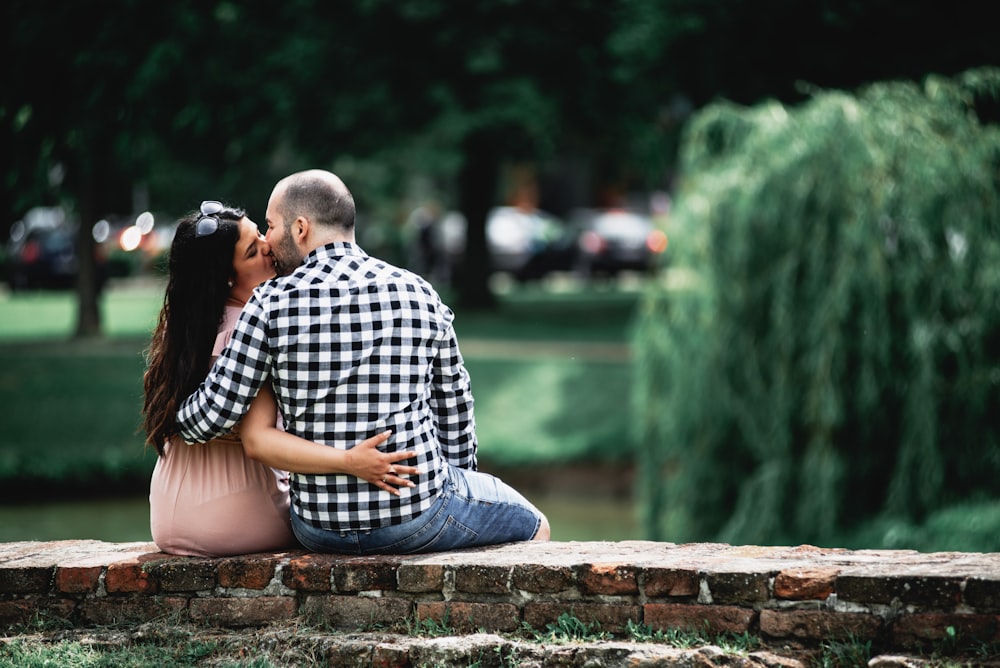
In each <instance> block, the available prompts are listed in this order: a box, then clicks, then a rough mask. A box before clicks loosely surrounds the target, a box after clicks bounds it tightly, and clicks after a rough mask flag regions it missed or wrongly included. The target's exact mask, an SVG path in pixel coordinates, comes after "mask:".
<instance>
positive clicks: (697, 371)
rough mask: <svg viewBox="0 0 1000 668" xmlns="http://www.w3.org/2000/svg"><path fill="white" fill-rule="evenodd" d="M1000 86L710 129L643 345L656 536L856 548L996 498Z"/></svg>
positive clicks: (802, 110)
mask: <svg viewBox="0 0 1000 668" xmlns="http://www.w3.org/2000/svg"><path fill="white" fill-rule="evenodd" d="M998 93H1000V71H998V70H991V69H984V70H978V71H971V72H968V73H965V74H963V75H962V76H959V77H956V78H954V79H944V78H941V77H929V78H928V79H927V80H926V81H925V82H924V83H923V85H922V86H918V85H915V84H909V83H883V84H878V85H873V86H871V87H869V88H866V89H864V90H861V91H859V92H858V93H857V94H854V95H852V94H848V93H844V92H834V91H829V92H817V93H816V94H815V95H814V96H813V97H812V98H811V100H810V101H809V102H807V103H805V104H802V105H801V106H798V107H786V106H782V105H780V104H777V103H773V102H769V103H764V104H760V105H758V106H755V107H751V108H741V107H737V106H734V105H730V104H726V103H719V104H716V105H713V106H711V107H709V108H706V109H704V110H703V111H701V112H700V113H699V114H698V115H697V116H696V117H695V118H694V119H693V120H692V122H691V123H690V125H689V126H688V128H687V132H686V136H685V138H684V142H683V148H682V173H683V175H684V179H683V184H682V187H681V188H680V190H679V192H678V193H677V197H676V207H675V214H674V220H673V221H672V225H673V227H674V229H673V230H671V248H672V250H673V252H674V258H673V260H674V266H675V267H677V268H678V278H677V279H676V281H675V283H676V284H675V286H674V287H675V288H677V287H679V289H653V290H650V292H649V293H648V295H647V297H646V300H645V302H644V304H643V306H642V309H641V313H642V317H641V322H640V325H639V333H638V335H637V357H638V359H639V363H638V365H637V373H638V375H639V377H638V383H637V386H638V390H637V392H636V395H635V396H636V401H635V407H636V422H637V425H638V429H639V440H640V442H641V444H642V445H641V448H642V455H641V458H642V463H643V465H642V466H641V467H640V468H641V470H642V471H644V472H645V473H646V475H645V477H644V478H643V480H642V499H643V505H644V509H645V517H646V520H645V523H646V529H647V532H648V533H649V535H651V536H653V537H659V538H666V539H670V540H723V541H728V542H739V543H743V542H745V543H757V544H760V543H771V542H813V543H817V544H821V543H835V542H837V541H838V540H843V537H844V536H846V535H850V533H851V532H852V531H858V530H860V528H861V527H863V526H864V527H870V526H872V524H871V523H872V522H875V521H882V522H890V523H893V522H895V523H898V524H906V525H907V526H909V525H910V524H911V523H920V522H922V521H923V520H924V519H925V518H927V517H928V516H929V515H930V514H932V513H934V512H936V511H939V510H941V509H942V508H944V507H946V506H949V505H954V504H957V503H961V502H966V501H970V502H973V501H977V500H978V501H980V502H981V501H984V500H988V499H991V498H993V497H994V496H995V495H996V480H997V478H998V476H1000V442H998V439H1000V434H998V430H997V428H996V424H997V422H996V416H995V411H996V408H997V406H998V405H1000V298H998V295H1000V198H998V193H1000V183H998V179H1000V130H998V128H997V127H996V126H995V125H983V124H981V123H980V122H979V120H978V117H977V115H976V108H977V105H981V108H985V105H984V103H988V104H992V105H993V108H996V107H995V105H996V103H997V101H998ZM996 546H997V547H1000V540H998V542H997V543H996Z"/></svg>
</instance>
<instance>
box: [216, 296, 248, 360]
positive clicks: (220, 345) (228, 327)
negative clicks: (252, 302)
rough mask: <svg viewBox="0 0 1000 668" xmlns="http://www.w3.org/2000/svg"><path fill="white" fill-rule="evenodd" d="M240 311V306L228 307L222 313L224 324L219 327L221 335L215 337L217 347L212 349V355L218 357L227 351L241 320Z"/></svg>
mask: <svg viewBox="0 0 1000 668" xmlns="http://www.w3.org/2000/svg"><path fill="white" fill-rule="evenodd" d="M241 310H242V309H240V308H239V307H238V306H227V307H226V308H225V310H224V311H223V313H222V323H221V324H220V325H219V333H218V334H216V336H215V346H214V347H213V348H212V355H213V356H214V357H218V356H219V355H221V354H222V351H223V350H225V349H226V344H228V343H229V339H231V338H232V336H233V330H234V329H236V321H237V320H239V319H240V312H241Z"/></svg>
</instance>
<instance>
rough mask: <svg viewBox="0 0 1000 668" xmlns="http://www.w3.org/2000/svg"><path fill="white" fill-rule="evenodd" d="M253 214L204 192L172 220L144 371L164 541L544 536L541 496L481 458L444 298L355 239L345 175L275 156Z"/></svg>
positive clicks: (155, 522)
mask: <svg viewBox="0 0 1000 668" xmlns="http://www.w3.org/2000/svg"><path fill="white" fill-rule="evenodd" d="M266 222H267V234H266V236H261V235H260V233H259V231H258V229H257V225H256V224H255V223H254V222H253V221H251V220H250V219H249V218H248V217H247V216H246V214H245V212H244V211H242V210H240V209H236V208H232V207H229V206H226V205H224V204H222V203H220V202H215V201H206V202H203V203H202V205H201V207H200V209H199V210H198V211H195V212H193V213H192V214H190V215H188V216H186V217H185V218H183V219H181V221H180V222H179V223H178V227H177V233H176V235H175V237H174V241H173V243H172V245H171V249H170V260H169V276H168V282H167V288H166V294H165V296H164V303H163V309H162V310H161V313H160V318H159V322H158V324H157V327H156V330H155V331H154V334H153V339H152V341H151V344H150V348H149V351H148V366H147V371H146V375H145V379H144V385H145V402H144V410H143V413H144V428H145V430H146V434H147V441H148V442H149V443H150V444H152V445H154V446H155V447H156V448H157V451H158V454H159V456H158V458H157V463H156V468H155V470H154V472H153V476H152V480H151V483H150V528H151V530H152V534H153V540H154V541H155V542H156V544H157V546H158V547H159V548H160V549H162V550H163V551H165V552H171V553H174V554H189V555H202V556H222V555H228V554H244V553H249V552H259V551H268V550H275V549H282V548H287V547H295V546H297V545H302V546H304V547H306V548H307V549H310V550H314V551H321V552H334V553H340V554H414V553H423V552H434V551H443V550H451V549H459V548H464V547H474V546H481V545H492V544H498V543H508V542H514V541H522V540H547V539H548V538H549V525H548V521H547V520H546V518H545V516H544V515H543V514H542V513H541V512H539V511H538V509H537V508H535V507H534V506H533V505H532V504H531V503H530V502H529V501H527V500H526V499H525V498H524V497H523V496H522V495H521V494H519V493H518V492H517V491H515V490H514V489H513V488H511V487H510V486H509V485H507V484H505V483H504V482H503V481H501V480H499V479H498V478H496V477H494V476H491V475H489V474H486V473H482V472H479V471H477V465H476V451H477V447H478V442H477V439H476V423H475V416H474V411H473V398H472V394H471V389H470V381H469V375H468V372H467V371H466V369H465V365H464V362H463V360H462V355H461V353H460V351H459V347H458V342H457V339H456V336H455V331H454V327H453V318H454V314H453V313H452V311H451V310H450V309H449V308H448V307H447V306H446V305H444V304H443V303H442V302H441V299H440V297H439V296H438V294H437V293H436V292H435V290H434V289H433V288H432V287H431V285H430V284H429V283H428V282H426V281H425V280H424V279H422V278H421V277H419V276H417V275H415V274H413V273H411V272H409V271H406V270H404V269H400V268H397V267H394V266H392V265H389V264H387V263H385V262H383V261H381V260H378V259H375V258H372V257H370V256H369V255H367V253H365V251H364V250H362V249H361V248H360V247H359V246H358V245H357V243H356V241H355V233H354V222H355V205H354V199H353V197H352V195H351V193H350V191H349V190H348V189H347V187H346V186H345V185H344V183H343V182H342V181H341V180H340V179H339V178H338V177H337V176H336V175H334V174H332V173H330V172H326V171H321V170H310V171H305V172H299V173H296V174H293V175H291V176H288V177H286V178H284V179H282V180H281V181H279V182H278V184H277V185H276V186H275V187H274V190H273V191H272V193H271V197H270V199H269V200H268V204H267V213H266ZM275 274H277V275H275ZM213 358H214V362H213ZM206 372H207V374H208V375H207V377H206V375H205V374H206Z"/></svg>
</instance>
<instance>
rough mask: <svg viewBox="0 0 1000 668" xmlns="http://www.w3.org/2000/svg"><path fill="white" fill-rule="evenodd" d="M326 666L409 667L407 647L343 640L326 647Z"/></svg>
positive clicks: (381, 642) (410, 664)
mask: <svg viewBox="0 0 1000 668" xmlns="http://www.w3.org/2000/svg"><path fill="white" fill-rule="evenodd" d="M323 665H326V666H374V667H376V668H409V667H410V666H413V665H422V664H414V663H413V662H412V661H411V660H410V650H409V647H407V646H405V645H396V644H391V643H387V642H384V641H380V642H372V641H368V642H358V641H351V640H345V641H344V642H338V643H336V644H333V645H331V646H330V647H328V648H327V651H326V663H325V664H323Z"/></svg>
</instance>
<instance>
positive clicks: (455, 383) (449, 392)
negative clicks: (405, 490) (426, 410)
mask: <svg viewBox="0 0 1000 668" xmlns="http://www.w3.org/2000/svg"><path fill="white" fill-rule="evenodd" d="M442 308H443V309H444V310H445V314H444V320H445V322H446V328H445V330H444V332H443V336H442V338H441V339H440V346H439V347H438V354H437V357H436V358H435V359H434V370H433V378H432V382H433V383H434V386H433V388H432V390H431V408H432V409H433V410H434V414H435V417H436V419H437V429H438V442H439V443H440V445H441V451H442V454H443V455H444V456H445V459H447V461H448V463H449V464H452V465H453V466H456V467H458V468H463V469H470V470H473V471H475V470H476V468H477V461H476V450H477V449H478V442H477V440H476V417H475V413H474V411H473V404H474V401H473V398H472V387H471V382H470V379H469V372H468V371H467V370H466V368H465V362H464V361H463V359H462V353H461V352H460V351H459V349H458V338H457V337H456V335H455V330H454V328H453V327H452V321H453V320H454V314H453V313H452V312H451V310H450V309H448V308H447V307H446V306H442Z"/></svg>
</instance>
